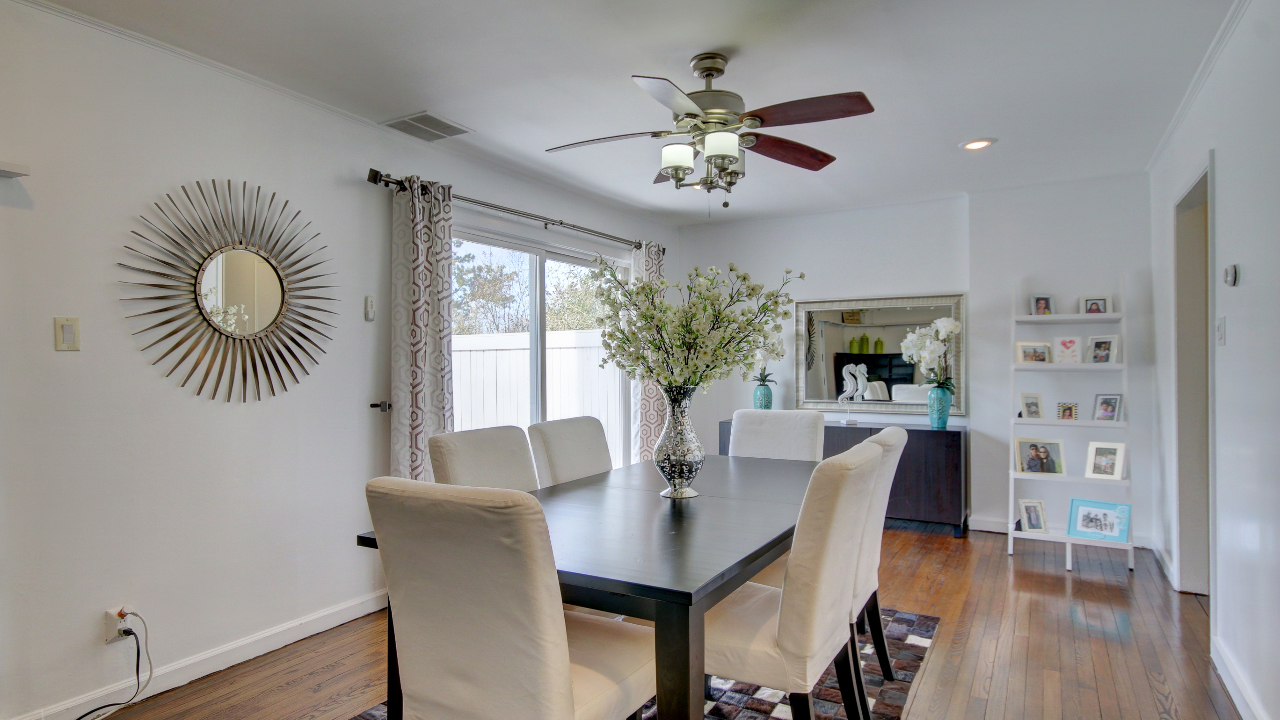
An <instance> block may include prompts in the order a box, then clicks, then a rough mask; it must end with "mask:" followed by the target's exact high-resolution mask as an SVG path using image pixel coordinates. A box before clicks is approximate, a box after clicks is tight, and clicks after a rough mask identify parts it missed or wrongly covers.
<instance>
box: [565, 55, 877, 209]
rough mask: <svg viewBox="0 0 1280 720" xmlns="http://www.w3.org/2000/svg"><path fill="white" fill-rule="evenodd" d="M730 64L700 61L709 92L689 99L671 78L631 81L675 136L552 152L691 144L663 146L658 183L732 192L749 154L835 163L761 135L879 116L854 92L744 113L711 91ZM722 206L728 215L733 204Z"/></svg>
mask: <svg viewBox="0 0 1280 720" xmlns="http://www.w3.org/2000/svg"><path fill="white" fill-rule="evenodd" d="M728 64H729V58H727V57H725V56H724V55H721V54H720V53H702V54H700V55H697V56H695V57H694V58H693V60H690V61H689V65H690V66H692V68H693V74H694V76H695V77H697V78H699V79H701V80H704V81H705V82H706V87H705V88H704V89H702V90H695V91H693V92H691V93H685V92H683V91H682V90H681V89H680V88H678V87H676V84H675V83H673V82H671V81H670V80H667V79H666V78H655V77H646V76H643V75H632V76H631V79H632V80H635V81H636V84H637V85H639V86H640V88H641V89H643V90H644V91H645V92H647V93H649V95H650V96H651V97H653V99H654V100H657V101H658V102H660V103H662V104H663V105H665V106H667V107H668V108H669V109H670V110H671V112H672V113H673V117H672V120H673V122H674V123H675V130H654V131H652V132H639V133H629V134H626V135H612V136H609V137H602V138H596V139H594V140H583V141H582V142H576V143H570V144H568V145H561V146H559V147H553V148H550V149H548V150H547V152H559V151H561V150H569V149H571V148H579V147H586V146H587V145H597V144H599V143H606V142H613V141H615V140H628V139H631V138H642V137H647V138H677V137H679V138H689V140H688V142H676V143H671V144H669V145H664V146H663V148H662V170H661V171H660V172H659V173H658V176H657V177H656V178H655V179H654V181H653V182H654V183H655V184H657V183H664V182H668V181H671V180H674V181H675V186H676V188H685V187H692V188H695V189H702V190H706V191H707V192H711V191H712V190H717V189H719V190H724V191H725V192H731V191H732V189H733V186H734V185H736V184H737V183H738V181H739V180H741V179H742V178H743V177H745V176H746V174H747V173H746V152H744V151H745V150H751V151H752V152H756V153H759V154H761V155H764V156H765V157H768V158H773V159H774V160H778V161H780V162H784V163H787V164H788V165H795V166H796V167H801V168H804V169H806V170H821V169H822V168H824V167H826V166H828V165H830V164H831V163H832V162H834V161H835V159H836V158H835V156H834V155H831V154H829V153H825V152H823V151H821V150H818V149H816V148H811V147H809V146H808V145H802V144H800V143H798V142H795V141H794V140H787V139H786V138H780V137H775V136H773V135H765V134H763V133H758V132H755V130H756V129H757V128H773V127H780V126H783V125H800V124H802V123H811V122H822V121H824V120H836V119H839V118H846V117H853V116H855V115H865V114H867V113H869V112H872V111H874V110H875V108H873V107H871V102H870V101H869V100H867V96H866V95H864V94H862V93H860V92H850V93H839V94H836V95H823V96H821V97H812V98H807V99H805V100H792V101H791V102H784V103H779V104H777V105H770V106H768V107H763V108H760V109H758V110H752V111H750V112H747V111H746V103H744V102H743V100H742V96H741V95H739V94H737V93H735V92H730V91H729V90H718V89H714V88H712V87H711V81H712V80H714V79H716V78H718V77H720V76H721V75H724V70H725V67H726V66H727V65H728ZM699 155H703V156H705V157H704V160H703V162H704V166H705V170H704V171H703V173H704V174H703V175H702V177H700V178H696V179H692V180H691V181H690V182H686V179H689V178H690V176H691V175H693V173H694V171H695V170H696V166H695V164H694V163H695V161H696V160H697V157H698V156H699ZM724 205H725V207H728V206H729V203H728V202H725V204H724Z"/></svg>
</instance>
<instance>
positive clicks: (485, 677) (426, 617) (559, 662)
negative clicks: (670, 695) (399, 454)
mask: <svg viewBox="0 0 1280 720" xmlns="http://www.w3.org/2000/svg"><path fill="white" fill-rule="evenodd" d="M365 493H366V497H367V499H368V503H369V514H370V516H371V517H372V518H373V526H374V530H375V531H376V532H377V534H378V552H379V554H380V555H381V558H382V566H383V571H384V573H385V574H386V578H387V590H388V595H389V596H390V601H391V607H392V608H394V610H395V630H396V652H397V655H398V657H399V662H400V682H401V687H402V689H403V694H404V709H405V717H406V718H412V719H413V720H435V719H437V718H450V719H451V720H453V719H458V720H488V719H489V718H495V717H501V718H510V719H511V720H544V719H545V718H573V719H574V720H618V719H619V718H622V717H625V716H626V715H628V714H630V713H633V712H635V711H636V709H638V708H639V707H640V706H641V705H643V704H644V703H645V702H646V701H647V700H648V699H649V698H650V697H652V696H653V694H654V692H655V689H656V675H655V664H654V654H653V653H654V651H653V632H652V631H651V630H649V629H648V628H645V627H641V626H637V625H632V624H629V623H621V622H615V621H610V620H604V619H601V618H597V617H592V616H589V615H583V614H581V613H568V614H566V613H564V612H563V611H562V610H561V609H560V586H559V581H558V579H557V576H556V567H555V560H554V558H553V557H552V553H551V539H550V536H549V535H548V532H547V523H546V518H545V517H544V516H543V514H542V506H541V505H539V504H538V501H537V499H536V498H534V497H533V496H531V495H528V494H526V493H523V492H518V491H514V490H503V489H494V488H481V487H459V486H450V485H440V484H431V483H423V482H417V481H413V480H403V479H400V478H377V479H375V480H372V481H370V482H369V484H368V485H367V487H366V490H365Z"/></svg>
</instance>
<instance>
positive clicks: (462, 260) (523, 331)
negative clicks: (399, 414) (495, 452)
mask: <svg viewBox="0 0 1280 720" xmlns="http://www.w3.org/2000/svg"><path fill="white" fill-rule="evenodd" d="M537 265H538V258H537V256H535V255H534V254H532V253H527V252H521V251H519V250H512V249H509V248H503V247H494V246H492V245H482V244H480V243H476V242H468V241H466V240H455V241H454V243H453V427H454V429H455V430H474V429H476V428H485V427H495V426H498V425H517V426H519V427H522V428H527V427H529V423H530V421H531V420H532V419H533V415H532V412H531V405H532V402H531V400H532V398H533V393H532V389H533V385H532V383H531V382H530V378H531V373H530V348H531V347H533V345H534V343H533V333H532V332H531V330H532V328H533V322H532V312H531V310H532V308H533V303H532V299H533V294H532V290H533V287H534V284H535V283H534V279H535V278H536V276H537Z"/></svg>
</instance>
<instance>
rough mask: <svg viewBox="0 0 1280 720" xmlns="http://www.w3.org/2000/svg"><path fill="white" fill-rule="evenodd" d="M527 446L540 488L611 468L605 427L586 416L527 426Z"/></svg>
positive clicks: (607, 470) (611, 463) (611, 462)
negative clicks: (531, 450) (531, 453)
mask: <svg viewBox="0 0 1280 720" xmlns="http://www.w3.org/2000/svg"><path fill="white" fill-rule="evenodd" d="M529 446H530V447H531V448H532V449H533V464H534V467H536V468H537V470H538V485H539V486H541V487H548V486H551V485H559V484H560V483H563V482H569V481H570V480H577V479H578V478H584V477H587V476H588V475H596V474H598V473H602V472H609V471H610V470H612V469H613V459H612V458H611V457H610V456H609V441H608V439H607V438H605V435H604V425H601V424H600V421H599V420H597V419H596V418H593V417H591V416H589V415H588V416H585V417H576V418H569V419H567V420H551V421H550V422H544V423H537V424H534V425H530V426H529Z"/></svg>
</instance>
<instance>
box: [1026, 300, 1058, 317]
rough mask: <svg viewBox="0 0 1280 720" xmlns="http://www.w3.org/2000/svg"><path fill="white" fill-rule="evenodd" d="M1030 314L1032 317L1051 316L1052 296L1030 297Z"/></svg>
mask: <svg viewBox="0 0 1280 720" xmlns="http://www.w3.org/2000/svg"><path fill="white" fill-rule="evenodd" d="M1031 314H1032V315H1052V314H1053V296H1052V295H1032V296H1031Z"/></svg>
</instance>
